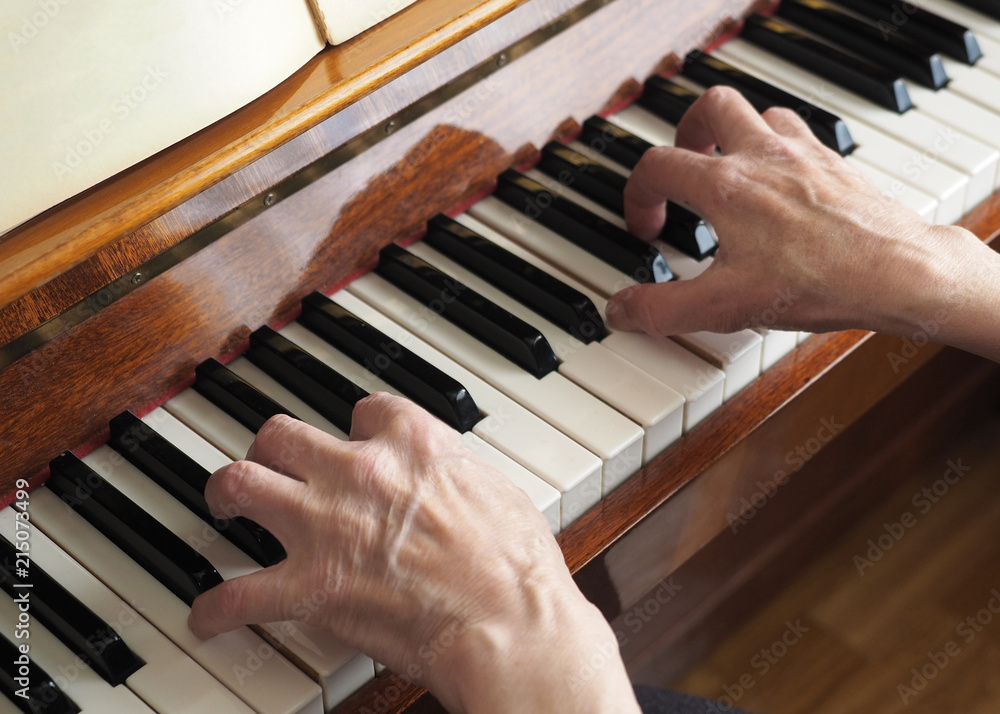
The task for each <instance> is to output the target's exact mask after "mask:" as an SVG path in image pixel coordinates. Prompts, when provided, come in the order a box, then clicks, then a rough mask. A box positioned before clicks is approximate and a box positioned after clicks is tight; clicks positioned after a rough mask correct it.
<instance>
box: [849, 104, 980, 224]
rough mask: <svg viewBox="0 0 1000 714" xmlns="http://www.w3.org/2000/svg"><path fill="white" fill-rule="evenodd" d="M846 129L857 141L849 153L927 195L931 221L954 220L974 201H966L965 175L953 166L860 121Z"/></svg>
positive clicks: (970, 206)
mask: <svg viewBox="0 0 1000 714" xmlns="http://www.w3.org/2000/svg"><path fill="white" fill-rule="evenodd" d="M850 129H851V134H852V135H853V136H854V140H855V141H856V142H857V143H858V148H857V150H856V151H854V153H852V154H851V156H852V157H853V158H857V159H861V160H863V161H864V162H865V163H866V164H868V165H869V166H876V167H878V168H879V169H880V170H882V171H884V172H885V173H888V174H891V175H892V176H894V177H895V178H897V179H900V180H902V181H904V182H906V183H907V184H909V185H910V186H911V187H913V188H916V189H918V190H920V191H922V192H923V193H925V194H927V195H929V196H931V197H932V198H933V199H934V200H935V201H937V204H938V206H937V210H936V211H935V212H934V216H933V217H932V218H931V220H933V222H934V223H940V224H952V223H956V222H957V221H958V220H959V219H960V218H961V217H962V216H964V215H965V214H966V212H967V211H968V210H969V209H971V208H972V207H973V206H974V205H975V204H976V203H978V201H975V200H974V201H973V202H971V203H970V202H968V197H967V193H968V188H969V177H968V176H965V175H964V174H962V173H960V172H959V171H958V170H957V169H953V168H951V167H950V166H946V165H944V164H942V163H941V162H940V161H937V160H936V159H930V158H927V157H925V156H923V155H922V154H920V153H918V152H917V151H916V150H915V149H913V148H912V147H910V146H907V145H906V144H903V143H902V142H900V141H897V140H896V139H893V138H892V137H891V136H889V135H887V134H885V133H884V132H881V131H878V130H876V129H873V128H872V127H870V126H868V125H867V124H865V123H864V122H860V121H859V122H851V123H850Z"/></svg>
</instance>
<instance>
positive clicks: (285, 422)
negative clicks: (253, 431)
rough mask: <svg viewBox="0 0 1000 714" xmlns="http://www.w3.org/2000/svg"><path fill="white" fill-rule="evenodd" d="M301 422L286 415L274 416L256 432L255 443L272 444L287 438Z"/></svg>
mask: <svg viewBox="0 0 1000 714" xmlns="http://www.w3.org/2000/svg"><path fill="white" fill-rule="evenodd" d="M300 423H301V422H299V421H298V420H297V419H294V418H292V417H290V416H288V415H287V414H275V415H274V416H273V417H271V418H270V419H268V420H267V421H266V422H264V426H262V427H261V428H260V429H259V430H258V431H257V436H256V438H255V439H254V441H255V442H259V443H261V444H272V443H275V442H278V441H280V440H282V439H285V438H287V437H288V436H289V433H290V432H292V431H293V430H294V429H295V428H296V427H297V426H298V425H299V424H300Z"/></svg>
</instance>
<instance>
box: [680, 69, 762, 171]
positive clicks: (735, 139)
mask: <svg viewBox="0 0 1000 714" xmlns="http://www.w3.org/2000/svg"><path fill="white" fill-rule="evenodd" d="M771 133H773V132H772V130H771V127H769V126H768V125H767V122H765V121H764V120H763V119H762V118H761V116H760V114H758V113H757V110H756V109H754V108H753V106H752V105H751V104H750V102H748V101H747V100H746V99H744V98H743V95H742V94H740V93H739V92H738V91H736V90H735V89H733V88H732V87H724V86H715V87H711V88H709V89H708V90H706V91H705V93H704V94H702V95H701V96H700V97H698V99H697V100H696V101H695V102H694V104H692V105H691V106H690V107H689V108H688V110H687V111H686V112H684V116H683V117H682V118H681V120H680V122H679V123H678V124H677V136H676V138H675V140H674V145H675V146H677V147H678V148H680V149H689V150H691V151H696V152H698V153H700V154H705V155H706V156H711V155H712V153H714V151H715V148H716V147H718V148H719V150H720V151H721V152H722V153H723V155H725V154H730V153H733V152H736V151H739V150H740V149H741V148H743V147H745V146H750V145H752V144H753V143H754V142H755V141H756V140H757V139H758V138H759V137H760V136H761V135H765V134H771Z"/></svg>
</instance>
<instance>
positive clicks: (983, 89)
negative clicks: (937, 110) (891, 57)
mask: <svg viewBox="0 0 1000 714" xmlns="http://www.w3.org/2000/svg"><path fill="white" fill-rule="evenodd" d="M942 61H943V63H944V69H945V72H947V73H948V79H949V82H948V90H949V91H951V92H954V93H955V94H961V95H962V96H963V97H965V98H966V99H969V100H971V101H973V102H975V103H976V104H981V105H982V106H984V107H985V108H987V109H989V110H990V111H991V112H993V113H997V112H1000V77H997V76H996V75H994V74H991V73H990V72H984V71H983V70H982V69H981V68H980V67H979V62H977V63H976V66H975V67H970V66H969V65H967V64H964V63H962V62H959V61H958V60H953V59H950V58H948V57H942ZM916 89H917V87H913V89H911V90H910V96H911V98H912V99H913V101H914V103H915V104H916V105H917V106H918V107H919V106H920V105H921V104H922V103H923V102H924V97H925V93H926V92H930V93H931V94H933V92H932V90H930V89H928V88H927V87H919V90H920V91H914V90H916Z"/></svg>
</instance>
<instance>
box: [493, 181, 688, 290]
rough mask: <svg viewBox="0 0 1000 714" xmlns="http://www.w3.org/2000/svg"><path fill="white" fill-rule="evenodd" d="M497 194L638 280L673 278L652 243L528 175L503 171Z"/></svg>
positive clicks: (642, 281) (512, 205) (664, 280)
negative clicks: (557, 194) (552, 190)
mask: <svg viewBox="0 0 1000 714" xmlns="http://www.w3.org/2000/svg"><path fill="white" fill-rule="evenodd" d="M494 195H495V196H496V197H497V198H499V199H500V200H502V201H503V202H504V203H506V204H507V205H509V206H511V207H512V208H515V209H518V210H521V211H524V213H525V215H526V216H527V217H528V218H531V219H533V220H536V221H538V222H539V223H540V224H542V225H543V226H545V227H546V228H549V229H550V230H552V231H555V232H556V233H558V234H559V235H561V236H562V237H563V238H565V239H567V240H569V241H571V242H572V243H575V244H576V245H578V246H580V247H581V248H583V249H584V250H586V251H587V252H589V253H591V254H592V255H594V256H596V257H597V258H600V259H601V260H603V261H604V262H606V263H608V264H609V265H612V266H614V267H615V268H617V269H618V270H620V271H621V272H623V273H625V274H626V275H628V276H629V277H631V278H632V279H633V280H635V281H636V282H639V283H663V282H667V281H668V280H673V278H674V275H673V273H671V272H670V268H669V267H668V266H667V262H666V261H665V260H664V259H663V256H661V255H660V253H659V252H658V251H657V250H656V249H655V248H654V247H653V246H652V245H650V244H649V243H646V242H645V241H642V240H640V239H638V238H636V237H635V236H633V235H632V234H630V233H628V232H627V231H624V230H622V229H621V228H619V227H618V226H615V225H613V224H611V223H609V222H608V221H605V220H604V219H603V218H600V217H599V216H595V215H594V214H593V213H591V212H590V211H588V210H586V209H585V208H582V207H581V206H578V205H576V204H575V203H573V202H572V201H568V200H566V199H565V198H561V197H559V196H553V195H552V192H551V191H549V189H548V188H546V187H545V186H543V185H542V184H540V183H538V182H537V181H533V180H531V179H530V178H528V177H527V176H523V175H521V174H519V173H518V172H516V171H512V170H508V171H504V172H503V173H502V174H500V177H499V179H498V182H497V190H496V193H495V194H494Z"/></svg>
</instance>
